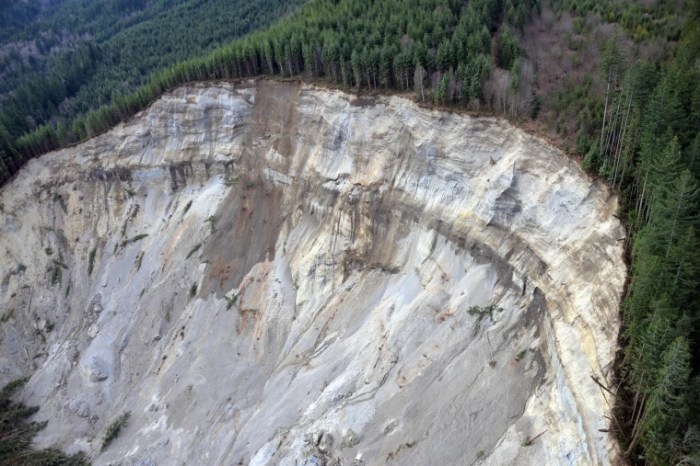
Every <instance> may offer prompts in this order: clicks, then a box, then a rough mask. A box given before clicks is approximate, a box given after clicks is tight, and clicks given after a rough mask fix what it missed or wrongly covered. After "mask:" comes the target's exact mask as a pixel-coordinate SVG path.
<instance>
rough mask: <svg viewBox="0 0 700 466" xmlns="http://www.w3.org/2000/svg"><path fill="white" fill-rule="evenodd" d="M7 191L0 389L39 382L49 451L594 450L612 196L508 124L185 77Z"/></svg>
mask: <svg viewBox="0 0 700 466" xmlns="http://www.w3.org/2000/svg"><path fill="white" fill-rule="evenodd" d="M0 202H1V203H2V213H0V218H1V219H2V222H1V224H0V235H1V236H0V310H2V312H5V315H6V316H7V318H6V319H4V320H5V322H4V323H2V324H0V338H1V340H0V377H1V379H2V380H0V382H7V381H9V380H11V379H14V378H17V377H19V376H22V375H32V374H33V375H32V377H31V379H30V381H29V383H28V385H27V387H26V389H25V390H24V392H23V397H24V400H25V401H26V402H28V403H32V404H40V405H41V410H40V411H39V413H38V414H37V419H48V420H49V424H48V427H47V428H46V429H45V430H44V431H42V432H41V433H40V435H39V437H38V442H39V444H40V445H42V446H46V445H51V444H55V445H58V446H60V447H61V448H63V449H65V450H67V451H69V452H74V451H77V450H87V451H88V453H89V455H90V456H91V457H92V458H93V461H94V464H96V465H106V464H122V465H156V464H158V465H175V464H187V465H190V464H212V465H219V464H222V465H223V464H226V465H235V464H253V465H272V464H283V465H293V464H307V465H341V464H342V465H375V464H397V465H399V464H400V465H405V464H416V465H428V464H434V465H441V464H450V465H452V464H454V465H465V464H490V465H502V464H517V465H522V464H532V465H542V464H563V465H572V464H581V465H588V464H609V463H610V462H612V461H615V458H616V454H617V453H616V447H615V445H614V443H613V440H612V439H611V437H609V436H608V435H607V434H606V433H602V432H600V431H599V429H605V428H607V427H608V421H607V419H606V417H605V416H606V415H608V414H609V412H610V405H609V404H608V403H611V401H612V400H609V399H606V397H605V395H606V393H603V392H602V390H601V389H600V388H599V387H598V386H597V385H596V384H595V383H594V381H593V380H592V379H591V376H595V377H598V378H600V379H601V380H602V381H604V380H605V377H606V376H608V375H609V371H610V368H611V362H612V359H613V353H614V351H615V348H616V338H617V333H618V328H619V322H618V302H619V298H620V295H621V293H622V290H623V284H624V280H625V274H626V270H625V265H624V261H623V249H622V248H623V243H622V242H621V241H619V239H620V238H623V237H624V231H623V229H622V227H621V225H620V223H619V222H618V220H617V219H616V217H615V216H614V213H615V209H616V199H615V198H614V197H611V195H610V194H609V193H608V191H607V190H606V188H605V187H604V186H602V185H600V184H598V183H596V182H594V181H592V180H590V179H589V178H587V177H586V176H585V174H584V173H583V172H582V171H581V170H580V169H579V168H578V167H577V166H576V164H575V163H573V162H572V161H570V160H569V159H567V158H566V157H565V156H564V155H563V154H561V153H560V152H559V151H557V150H556V149H554V148H553V147H551V146H549V145H547V144H546V143H545V142H543V141H541V140H538V139H537V138H535V137H533V136H529V135H527V134H525V133H524V132H523V131H521V130H518V129H516V128H514V127H512V126H511V125H509V124H507V123H505V122H503V121H500V120H496V119H490V118H473V117H469V116H463V115H457V114H451V113H445V112H439V111H430V110H426V109H422V108H419V107H418V106H416V105H415V104H413V103H412V102H410V101H407V100H404V99H401V98H396V97H391V98H377V99H374V100H369V99H367V98H362V99H359V98H356V97H353V96H350V95H346V94H343V93H341V92H337V91H328V90H323V89H318V88H315V87H310V86H305V85H300V84H298V83H275V82H268V81H259V82H256V83H249V84H244V85H239V86H238V87H234V86H233V85H232V84H218V85H214V84H209V85H206V86H205V85H198V86H194V87H186V88H180V89H178V90H176V91H174V92H172V93H171V94H168V95H166V96H164V97H163V98H161V99H160V100H159V101H158V102H156V103H155V104H154V105H153V106H152V107H150V108H149V109H148V110H146V111H144V112H142V113H141V114H139V115H137V116H136V117H134V118H132V119H131V120H130V121H129V122H128V123H126V124H123V125H120V126H118V127H116V128H115V129H113V130H112V131H110V132H108V133H106V134H103V135H101V136H98V137H96V138H94V139H92V140H90V141H88V142H86V143H84V144H81V145H79V146H76V147H74V148H69V149H65V150H62V151H58V152H55V153H51V154H48V155H45V156H43V157H41V158H40V159H37V160H33V161H31V162H30V163H28V164H27V165H26V167H25V168H24V169H23V170H22V171H21V172H20V174H19V175H18V176H17V177H16V178H15V180H14V181H13V182H12V183H10V184H8V185H6V186H5V187H4V188H2V190H1V191H0ZM10 310H13V311H14V312H13V313H12V315H11V317H9V315H10V314H9V311H10ZM126 411H130V412H131V420H130V423H129V425H128V427H127V428H126V429H125V430H123V431H122V433H121V434H120V436H119V437H118V438H117V439H116V440H115V441H114V442H113V443H112V445H111V446H110V447H109V448H108V449H106V451H104V452H101V451H100V447H101V439H102V436H103V434H104V432H105V430H106V428H107V426H108V425H109V424H110V423H111V422H112V421H113V420H114V419H116V418H117V417H118V416H119V415H120V414H122V413H123V412H126Z"/></svg>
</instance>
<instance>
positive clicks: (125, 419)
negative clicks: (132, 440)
mask: <svg viewBox="0 0 700 466" xmlns="http://www.w3.org/2000/svg"><path fill="white" fill-rule="evenodd" d="M130 416H131V413H130V412H128V411H127V412H126V413H124V414H122V415H121V416H119V417H118V418H117V419H116V420H115V421H114V422H113V423H111V424H110V425H109V427H107V430H106V431H105V436H104V438H103V439H102V451H105V450H106V449H107V447H109V444H110V443H112V442H113V441H114V439H116V438H117V437H118V436H119V433H120V432H121V430H122V429H123V428H125V427H126V426H127V425H128V424H129V417H130Z"/></svg>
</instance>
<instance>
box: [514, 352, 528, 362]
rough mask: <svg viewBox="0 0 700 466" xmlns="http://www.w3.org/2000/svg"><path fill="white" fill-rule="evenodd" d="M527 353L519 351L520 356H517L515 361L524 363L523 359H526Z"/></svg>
mask: <svg viewBox="0 0 700 466" xmlns="http://www.w3.org/2000/svg"><path fill="white" fill-rule="evenodd" d="M525 353H527V350H522V351H519V352H518V354H516V355H515V360H516V361H517V362H520V361H522V360H523V358H524V357H525Z"/></svg>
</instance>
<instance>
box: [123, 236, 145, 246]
mask: <svg viewBox="0 0 700 466" xmlns="http://www.w3.org/2000/svg"><path fill="white" fill-rule="evenodd" d="M147 236H148V234H147V233H140V234H138V235H136V236H134V237H132V238H129V239H127V240H124V241H122V246H126V245H127V244H131V243H135V242H137V241H141V240H142V239H144V238H145V237H147Z"/></svg>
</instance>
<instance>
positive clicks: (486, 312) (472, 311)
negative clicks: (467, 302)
mask: <svg viewBox="0 0 700 466" xmlns="http://www.w3.org/2000/svg"><path fill="white" fill-rule="evenodd" d="M494 311H498V312H502V311H503V308H502V307H498V306H496V305H495V304H489V305H488V306H483V307H482V306H471V307H470V308H469V309H467V313H468V314H469V315H470V316H479V319H481V318H482V317H484V316H489V317H493V312H494Z"/></svg>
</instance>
